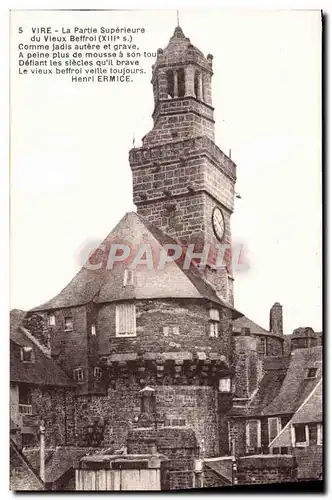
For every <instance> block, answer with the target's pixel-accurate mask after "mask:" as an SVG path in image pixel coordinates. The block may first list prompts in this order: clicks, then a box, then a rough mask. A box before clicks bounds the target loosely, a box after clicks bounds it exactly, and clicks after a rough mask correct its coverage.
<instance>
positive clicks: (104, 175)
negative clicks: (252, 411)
mask: <svg viewBox="0 0 332 500" xmlns="http://www.w3.org/2000/svg"><path fill="white" fill-rule="evenodd" d="M37 24H39V25H51V26H54V27H55V28H57V27H59V26H60V27H61V26H69V27H73V26H78V25H79V26H82V27H88V26H106V27H108V26H109V27H111V26H116V25H119V26H130V27H144V28H145V29H146V34H145V35H141V37H140V38H139V44H140V46H141V47H142V50H150V51H156V50H157V48H158V47H161V48H164V47H165V46H166V45H167V44H168V41H169V38H170V37H171V35H172V34H173V31H174V27H175V25H176V11H174V10H173V11H126V12H122V11H109V12H78V11H77V12H63V11H62V12H61V11H49V12H47V11H44V12H41V11H29V12H28V11H25V12H24V11H20V12H19V11H18V12H15V13H13V14H12V19H11V30H12V38H11V47H12V59H11V61H12V75H11V77H12V84H11V110H12V120H11V139H12V145H11V188H12V189H11V203H12V204H11V307H12V308H13V307H17V308H20V309H29V308H32V307H34V306H37V305H39V304H41V303H43V302H45V301H46V300H48V299H50V298H51V297H53V296H54V295H56V294H57V293H58V292H59V291H60V290H61V289H62V288H63V287H64V286H65V285H66V284H67V283H68V282H69V281H70V280H71V278H72V277H73V276H74V274H75V273H76V272H77V271H78V270H79V268H80V267H81V264H82V262H81V260H82V259H81V252H82V249H84V248H85V247H86V245H87V244H88V243H90V242H91V241H94V242H97V241H99V240H102V239H104V238H105V236H106V235H107V234H108V233H109V232H110V231H111V230H112V229H113V227H114V226H115V225H116V224H117V222H118V221H119V220H120V219H121V218H122V216H123V215H124V214H125V212H127V211H131V210H135V207H134V205H133V204H132V185H131V171H130V166H129V162H128V152H129V149H130V148H131V147H132V140H133V134H135V137H136V146H138V145H140V139H141V138H142V137H143V136H144V135H145V134H146V133H147V132H148V131H149V130H150V129H151V128H152V118H151V113H152V110H153V95H152V86H151V84H150V77H151V69H150V68H151V65H152V64H153V62H154V59H146V60H145V61H144V63H143V64H144V67H145V68H146V69H147V74H146V75H142V76H140V77H139V78H138V79H137V80H136V82H135V83H134V84H127V85H125V84H121V83H119V84H103V85H101V84H91V85H89V84H73V83H71V82H70V79H69V78H68V77H64V76H62V77H54V78H52V77H47V76H26V75H17V74H16V68H15V62H16V53H15V52H16V45H17V43H18V42H19V41H20V39H19V38H18V35H17V34H16V33H17V27H18V26H23V27H24V29H25V28H30V27H31V26H32V25H37ZM180 25H181V27H182V29H183V31H184V33H185V35H186V36H188V37H189V38H190V39H191V42H192V43H193V44H194V45H196V46H197V47H198V48H199V49H200V50H202V51H203V53H204V54H205V55H206V54H208V53H212V54H213V56H214V60H213V70H214V76H213V79H212V82H213V87H212V92H213V94H212V99H213V105H214V107H215V120H216V144H217V145H218V146H219V147H220V148H221V149H222V150H223V151H224V152H225V153H226V154H228V151H229V149H230V148H231V150H232V159H233V160H234V161H235V163H236V164H237V175H238V180H237V184H236V191H238V192H239V193H240V194H241V199H240V200H238V199H237V200H236V204H235V212H234V215H233V217H232V232H233V239H234V241H237V242H240V243H242V244H244V245H245V246H246V247H247V248H248V252H249V261H250V269H249V271H248V272H243V273H240V274H239V273H236V274H235V287H234V288H235V306H236V308H237V309H238V310H240V311H242V312H243V313H244V314H246V315H247V316H249V317H250V318H251V319H252V320H254V321H256V322H257V323H259V324H260V325H261V326H263V327H265V328H266V327H268V317H269V309H270V307H271V305H272V304H273V303H274V302H275V301H278V302H280V303H281V304H282V305H283V306H284V330H285V333H291V331H292V330H293V329H294V328H297V327H299V326H311V327H313V328H314V329H315V330H320V329H321V316H322V312H321V309H322V302H321V295H322V283H321V280H322V272H321V265H322V264H321V260H322V255H321V254H322V252H321V245H322V241H321V232H322V226H321V210H322V208H321V64H320V63H321V20H320V12H319V11H279V12H278V11H256V12H255V11H242V12H241V11H222V10H219V11H218V10H212V9H211V10H197V9H196V10H192V11H188V10H181V11H180Z"/></svg>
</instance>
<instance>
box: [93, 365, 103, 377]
mask: <svg viewBox="0 0 332 500" xmlns="http://www.w3.org/2000/svg"><path fill="white" fill-rule="evenodd" d="M93 376H94V378H96V379H97V380H100V379H101V378H102V376H103V371H102V369H101V368H100V366H95V367H94V369H93Z"/></svg>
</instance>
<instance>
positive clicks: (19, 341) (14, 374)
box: [10, 311, 76, 387]
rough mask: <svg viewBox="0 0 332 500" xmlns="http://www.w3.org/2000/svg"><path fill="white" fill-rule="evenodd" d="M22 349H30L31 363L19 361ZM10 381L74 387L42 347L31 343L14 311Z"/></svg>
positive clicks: (11, 335) (11, 332) (71, 381)
mask: <svg viewBox="0 0 332 500" xmlns="http://www.w3.org/2000/svg"><path fill="white" fill-rule="evenodd" d="M13 312H14V314H13ZM22 347H32V349H33V359H34V362H33V363H23V362H22V361H21V348H22ZM10 381H11V382H21V383H27V384H38V385H50V386H63V387H66V386H75V385H76V384H75V382H74V381H73V380H71V379H70V378H69V377H67V375H66V374H65V373H64V372H63V371H62V370H61V368H60V367H59V366H58V365H57V364H56V363H55V362H54V361H53V360H52V359H51V358H49V357H47V356H46V354H45V353H44V350H43V349H42V347H39V346H38V341H37V340H35V341H32V340H31V339H30V337H29V336H28V335H27V333H25V330H24V328H23V327H22V326H20V323H19V321H18V315H17V314H16V313H15V311H12V313H11V328H10Z"/></svg>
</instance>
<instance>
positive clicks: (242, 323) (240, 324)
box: [233, 316, 274, 335]
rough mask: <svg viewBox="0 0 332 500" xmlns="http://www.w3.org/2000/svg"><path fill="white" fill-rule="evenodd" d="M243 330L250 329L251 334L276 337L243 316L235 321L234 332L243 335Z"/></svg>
mask: <svg viewBox="0 0 332 500" xmlns="http://www.w3.org/2000/svg"><path fill="white" fill-rule="evenodd" d="M242 328H250V333H253V334H255V335H274V334H273V333H271V332H269V331H268V330H265V328H262V327H261V326H259V325H258V324H257V323H255V322H254V321H252V320H251V319H249V318H248V317H247V316H241V317H240V318H237V319H235V320H234V321H233V332H235V333H241V329H242Z"/></svg>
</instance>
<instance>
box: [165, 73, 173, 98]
mask: <svg viewBox="0 0 332 500" xmlns="http://www.w3.org/2000/svg"><path fill="white" fill-rule="evenodd" d="M166 77H167V96H168V98H169V99H173V97H174V73H173V70H171V69H169V70H168V71H167V73H166Z"/></svg>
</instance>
